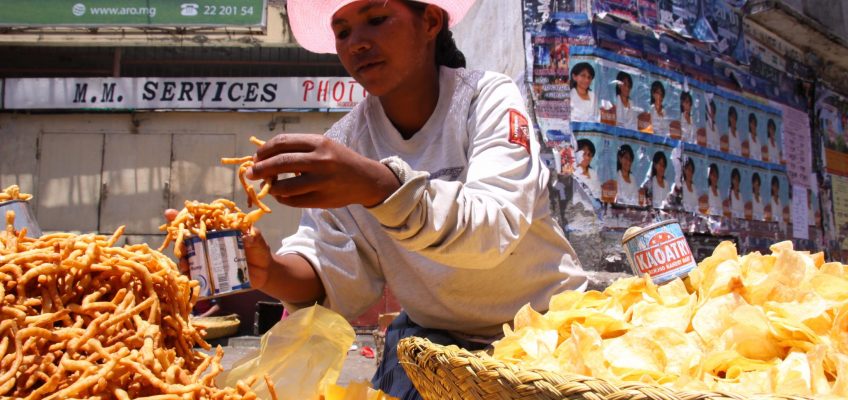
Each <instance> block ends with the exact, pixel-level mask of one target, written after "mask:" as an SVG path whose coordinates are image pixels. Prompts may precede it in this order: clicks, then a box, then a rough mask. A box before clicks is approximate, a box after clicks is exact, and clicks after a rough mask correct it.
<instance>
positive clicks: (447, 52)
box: [404, 0, 465, 68]
mask: <svg viewBox="0 0 848 400" xmlns="http://www.w3.org/2000/svg"><path fill="white" fill-rule="evenodd" d="M404 4H406V5H407V6H408V7H409V8H410V9H412V10H413V11H415V12H417V13H420V14H423V12H424V9H426V8H427V3H422V2H419V1H410V0H408V1H405V2H404ZM442 13H443V15H444V25H442V30H441V31H439V34H438V35H437V36H436V66H440V65H444V66H446V67H448V68H465V55H464V54H462V52H461V51H459V48H458V47H456V42H455V41H454V40H453V33H451V31H450V28H448V27H449V26H450V16H449V15H448V13H447V11H445V10H442Z"/></svg>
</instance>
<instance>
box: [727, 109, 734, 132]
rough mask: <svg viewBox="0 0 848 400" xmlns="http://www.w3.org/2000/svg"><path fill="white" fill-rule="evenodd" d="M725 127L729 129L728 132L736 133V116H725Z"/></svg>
mask: <svg viewBox="0 0 848 400" xmlns="http://www.w3.org/2000/svg"><path fill="white" fill-rule="evenodd" d="M727 126H729V127H730V130H732V131H736V114H733V113H731V114H728V115H727Z"/></svg>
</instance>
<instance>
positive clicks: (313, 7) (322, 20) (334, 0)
mask: <svg viewBox="0 0 848 400" xmlns="http://www.w3.org/2000/svg"><path fill="white" fill-rule="evenodd" d="M355 1H360V0H288V2H287V9H288V14H289V24H290V25H291V28H292V33H294V37H295V39H297V43H298V44H300V45H301V46H302V47H303V48H304V49H306V50H309V51H311V52H313V53H331V54H335V53H336V37H335V34H334V33H333V28H332V26H330V24H331V23H332V18H333V14H335V13H336V11H338V10H339V9H341V8H342V7H344V6H346V5H348V4H350V3H353V2H355ZM417 1H418V2H419V3H428V4H433V5H435V6H438V7H440V8H441V9H443V10H445V11H447V13H448V15H449V16H450V26H451V27H453V26H454V25H456V24H457V23H458V22H459V21H461V20H462V18H463V17H465V14H466V13H468V10H469V9H470V8H471V6H472V5H474V2H475V0H417Z"/></svg>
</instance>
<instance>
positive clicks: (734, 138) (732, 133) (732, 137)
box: [727, 106, 742, 156]
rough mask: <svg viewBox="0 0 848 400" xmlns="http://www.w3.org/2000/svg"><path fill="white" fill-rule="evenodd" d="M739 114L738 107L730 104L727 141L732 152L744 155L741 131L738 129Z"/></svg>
mask: <svg viewBox="0 0 848 400" xmlns="http://www.w3.org/2000/svg"><path fill="white" fill-rule="evenodd" d="M738 118H739V115H738V114H737V113H736V107H734V106H730V108H729V109H728V110H727V131H728V134H727V143H728V150H729V151H730V154H734V155H737V156H738V155H742V140H741V139H740V138H739V132H737V131H736V121H737V119H738Z"/></svg>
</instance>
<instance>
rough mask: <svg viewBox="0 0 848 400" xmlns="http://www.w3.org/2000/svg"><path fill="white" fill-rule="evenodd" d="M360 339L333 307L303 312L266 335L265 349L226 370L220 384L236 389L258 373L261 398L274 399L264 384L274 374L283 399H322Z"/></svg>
mask: <svg viewBox="0 0 848 400" xmlns="http://www.w3.org/2000/svg"><path fill="white" fill-rule="evenodd" d="M355 337H356V334H355V333H354V331H353V327H351V326H350V324H349V323H348V322H347V321H346V320H345V319H344V318H343V317H342V316H341V315H339V314H337V313H335V312H333V311H330V310H328V309H326V308H324V307H321V306H317V305H316V306H312V307H308V308H304V309H301V310H298V311H296V312H294V313H293V314H291V315H289V316H288V318H286V319H285V320H282V321H280V322H277V324H276V325H274V326H273V327H272V328H271V329H270V330H269V331H268V332H266V333H265V334H264V335H262V338H261V340H260V346H259V349H258V350H257V351H254V352H253V353H251V354H248V355H246V356H244V357H243V358H242V359H241V360H239V361H237V362H236V363H235V364H234V365H233V368H232V370H230V371H228V372H225V373H223V374H221V375H220V376H219V378H218V380H217V384H218V385H219V387H223V386H229V387H235V386H236V384H237V383H238V381H239V380H240V379H245V380H246V379H247V378H249V377H251V376H256V377H257V378H259V380H258V382H260V383H258V384H256V385H254V387H253V388H254V389H255V390H256V394H257V396H258V397H259V398H262V399H270V398H271V395H270V393H268V388H267V387H266V385H265V384H264V383H262V382H263V379H262V377H263V376H264V375H265V374H268V375H270V376H271V380H272V382H273V383H274V388H275V389H276V391H277V395H278V397H279V398H280V400H308V399H317V398H318V397H319V394H320V393H321V390H323V388H324V387H325V386H326V385H329V384H333V383H335V382H336V380H337V379H338V377H339V373H340V372H341V369H342V364H343V363H344V360H345V357H346V355H347V351H348V349H349V348H350V345H351V344H353V341H354V339H355Z"/></svg>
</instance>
